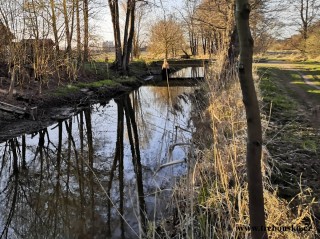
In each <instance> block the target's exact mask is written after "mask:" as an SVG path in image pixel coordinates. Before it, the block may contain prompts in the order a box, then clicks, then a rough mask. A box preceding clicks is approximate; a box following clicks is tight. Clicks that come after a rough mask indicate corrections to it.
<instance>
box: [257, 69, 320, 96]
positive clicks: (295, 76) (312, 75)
mask: <svg viewBox="0 0 320 239" xmlns="http://www.w3.org/2000/svg"><path fill="white" fill-rule="evenodd" d="M257 67H258V69H259V71H267V70H268V71H269V74H271V75H273V77H278V81H282V82H287V83H290V84H292V85H295V86H297V87H299V88H300V89H302V90H303V91H305V93H306V94H307V95H308V97H310V99H311V100H312V101H313V102H320V92H319V90H318V89H316V88H315V87H313V86H310V85H308V84H307V83H306V82H305V81H304V79H303V78H302V76H301V74H302V75H304V77H306V78H307V79H308V80H309V81H310V82H311V83H312V84H313V85H316V86H320V65H317V64H308V63H300V64H297V63H295V64H290V65H284V66H281V65H279V64H268V63H266V64H264V63H260V64H257ZM299 73H300V74H299ZM290 93H291V95H292V96H293V97H295V94H294V92H292V91H291V92H290ZM302 100H303V99H302Z"/></svg>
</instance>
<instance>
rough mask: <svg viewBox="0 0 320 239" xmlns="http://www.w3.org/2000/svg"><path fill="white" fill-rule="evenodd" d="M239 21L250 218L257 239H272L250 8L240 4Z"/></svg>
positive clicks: (244, 0)
mask: <svg viewBox="0 0 320 239" xmlns="http://www.w3.org/2000/svg"><path fill="white" fill-rule="evenodd" d="M236 2H237V7H236V9H237V11H236V21H237V29H238V35H239V43H240V63H239V80H240V84H241V90H242V95H243V102H244V106H245V109H246V117H247V132H248V139H247V159H246V161H247V162H246V164H247V175H248V190H249V214H250V226H251V229H253V228H259V230H251V236H252V238H253V239H266V238H268V235H267V232H266V230H265V228H266V223H265V213H264V201H263V184H262V173H261V148H262V130H261V119H260V111H259V104H258V100H257V95H256V92H255V88H254V82H253V77H252V55H253V39H252V36H251V32H250V27H249V14H250V4H249V2H248V0H237V1H236Z"/></svg>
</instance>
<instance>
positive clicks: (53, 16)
mask: <svg viewBox="0 0 320 239" xmlns="http://www.w3.org/2000/svg"><path fill="white" fill-rule="evenodd" d="M50 6H51V21H52V31H53V36H54V45H55V47H56V53H57V54H58V53H59V37H58V29H57V18H56V10H55V2H54V0H50Z"/></svg>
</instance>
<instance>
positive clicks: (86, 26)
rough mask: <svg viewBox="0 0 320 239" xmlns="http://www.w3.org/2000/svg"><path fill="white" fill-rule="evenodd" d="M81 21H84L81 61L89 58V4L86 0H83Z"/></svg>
mask: <svg viewBox="0 0 320 239" xmlns="http://www.w3.org/2000/svg"><path fill="white" fill-rule="evenodd" d="M83 22H84V36H83V61H85V62H87V61H88V60H89V4H88V0H83Z"/></svg>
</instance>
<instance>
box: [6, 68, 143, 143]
mask: <svg viewBox="0 0 320 239" xmlns="http://www.w3.org/2000/svg"><path fill="white" fill-rule="evenodd" d="M132 67H133V68H134V69H135V71H136V72H137V73H139V74H137V75H135V76H133V75H132V76H120V75H119V74H117V72H115V71H113V70H111V69H110V68H109V66H108V65H107V64H106V63H102V62H100V63H99V62H96V63H90V64H88V65H86V66H85V68H84V70H83V71H81V72H79V74H78V76H77V78H76V79H75V80H71V79H64V80H55V81H51V82H47V83H46V84H43V85H42V87H41V91H42V92H41V94H39V87H40V82H38V81H35V80H32V81H31V80H30V81H29V82H28V83H25V84H23V85H22V84H20V85H17V86H16V87H15V89H14V94H13V97H9V96H8V94H7V93H6V91H5V90H6V89H9V85H10V81H9V79H8V80H3V81H2V82H1V83H2V87H1V88H2V91H3V92H2V93H1V94H0V101H2V102H5V103H8V104H11V105H14V106H18V107H21V108H33V107H36V108H37V112H36V114H35V115H34V117H32V116H31V115H23V114H15V113H9V112H5V111H1V112H0V125H1V128H0V142H2V141H4V140H6V139H9V138H12V137H15V136H18V135H20V134H21V133H32V132H34V131H37V130H39V129H41V128H45V127H47V126H48V125H50V124H52V122H54V121H57V120H63V119H66V118H68V117H70V116H71V115H73V114H75V113H76V112H77V111H79V110H81V108H83V107H87V106H88V105H90V104H92V103H94V102H107V101H109V100H110V99H112V98H114V97H116V96H118V95H121V94H123V93H125V92H130V91H132V90H134V89H136V88H138V87H139V86H141V85H142V84H143V79H142V77H143V75H144V74H146V73H147V68H146V66H145V64H141V63H133V64H132Z"/></svg>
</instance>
